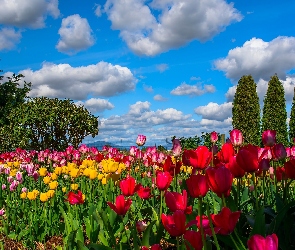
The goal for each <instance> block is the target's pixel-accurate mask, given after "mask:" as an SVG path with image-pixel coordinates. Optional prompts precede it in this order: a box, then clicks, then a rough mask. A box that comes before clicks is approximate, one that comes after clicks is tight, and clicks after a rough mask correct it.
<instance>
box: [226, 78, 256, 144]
mask: <svg viewBox="0 0 295 250" xmlns="http://www.w3.org/2000/svg"><path fill="white" fill-rule="evenodd" d="M232 115H233V117H232V119H233V121H232V125H233V128H234V129H239V130H241V131H242V133H243V137H244V141H245V143H251V144H254V145H259V143H260V105H259V97H258V95H257V92H256V83H255V82H254V79H253V78H252V76H251V75H248V76H242V77H241V79H240V80H239V82H238V85H237V90H236V93H235V96H234V100H233V108H232Z"/></svg>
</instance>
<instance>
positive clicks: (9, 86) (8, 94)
mask: <svg viewBox="0 0 295 250" xmlns="http://www.w3.org/2000/svg"><path fill="white" fill-rule="evenodd" d="M1 72H2V71H1ZM23 77H24V76H23V75H21V74H19V75H15V74H13V75H12V76H11V77H7V79H8V81H6V82H3V83H0V126H3V125H8V123H9V122H8V119H7V117H8V116H9V114H10V112H11V111H12V110H13V109H15V108H16V107H17V106H18V105H20V104H22V103H24V102H25V100H26V98H27V94H28V93H29V91H30V90H31V83H27V82H24V86H23V87H20V84H19V81H20V80H21V79H22V78H23ZM2 79H3V76H0V81H1V80H2Z"/></svg>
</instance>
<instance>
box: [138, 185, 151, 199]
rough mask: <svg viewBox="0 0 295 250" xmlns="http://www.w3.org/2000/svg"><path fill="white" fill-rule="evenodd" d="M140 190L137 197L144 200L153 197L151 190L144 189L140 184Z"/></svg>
mask: <svg viewBox="0 0 295 250" xmlns="http://www.w3.org/2000/svg"><path fill="white" fill-rule="evenodd" d="M138 185H139V188H138V190H137V195H138V196H139V197H140V198H141V199H143V200H147V199H149V198H151V197H152V195H151V189H150V188H149V187H143V186H142V185H141V184H138Z"/></svg>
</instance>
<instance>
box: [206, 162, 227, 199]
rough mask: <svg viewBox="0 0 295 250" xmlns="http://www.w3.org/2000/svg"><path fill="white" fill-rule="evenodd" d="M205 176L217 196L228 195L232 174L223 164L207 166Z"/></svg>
mask: <svg viewBox="0 0 295 250" xmlns="http://www.w3.org/2000/svg"><path fill="white" fill-rule="evenodd" d="M206 178H207V181H208V184H209V187H210V188H211V190H212V191H213V192H214V193H216V194H217V196H218V197H222V195H224V197H228V196H229V195H230V191H231V187H232V182H233V175H232V173H231V172H230V170H229V169H227V168H226V167H225V166H221V167H218V168H213V167H209V168H207V170H206Z"/></svg>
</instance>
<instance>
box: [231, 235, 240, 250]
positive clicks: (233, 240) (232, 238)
mask: <svg viewBox="0 0 295 250" xmlns="http://www.w3.org/2000/svg"><path fill="white" fill-rule="evenodd" d="M229 236H230V238H231V240H232V242H233V243H234V244H235V247H236V249H240V248H239V247H238V245H237V243H236V241H235V239H234V237H233V236H232V235H231V234H230V235H229Z"/></svg>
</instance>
